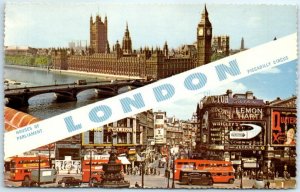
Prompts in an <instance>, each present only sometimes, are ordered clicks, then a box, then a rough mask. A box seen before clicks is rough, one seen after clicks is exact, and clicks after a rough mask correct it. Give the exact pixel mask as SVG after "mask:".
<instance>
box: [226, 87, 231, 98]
mask: <svg viewBox="0 0 300 192" xmlns="http://www.w3.org/2000/svg"><path fill="white" fill-rule="evenodd" d="M226 94H227V96H228V97H229V98H232V90H231V89H228V90H227V91H226Z"/></svg>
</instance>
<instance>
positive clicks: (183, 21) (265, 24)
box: [4, 1, 297, 49]
mask: <svg viewBox="0 0 300 192" xmlns="http://www.w3.org/2000/svg"><path fill="white" fill-rule="evenodd" d="M203 8H204V4H201V3H193V4H174V3H173V4H167V3H165V4H163V3H160V5H159V6H158V4H157V3H152V4H151V3H150V2H148V3H131V4H124V3H123V4H122V3H120V2H119V3H108V2H107V1H100V3H95V2H93V1H88V2H87V3H78V1H75V3H71V2H68V3H66V2H64V3H59V2H57V1H54V3H53V2H52V3H49V2H48V3H20V2H18V3H14V2H10V1H8V2H7V4H6V6H5V39H4V45H19V46H32V47H66V46H68V42H70V41H76V40H87V41H88V42H89V20H90V16H91V15H93V16H94V17H95V15H96V14H99V15H100V16H101V17H102V18H104V16H105V15H106V16H107V17H108V39H109V43H110V45H112V44H115V42H116V41H117V40H119V41H120V40H122V38H123V36H124V32H125V26H126V22H128V25H129V31H130V35H131V39H132V43H133V48H134V49H139V48H140V47H141V46H142V47H144V46H149V47H151V46H154V47H156V46H160V47H162V46H163V44H164V42H165V41H167V42H168V44H169V47H170V48H177V47H179V46H181V45H184V44H192V43H194V42H195V41H196V28H197V24H198V23H199V22H200V18H201V13H202V10H203ZM207 10H208V12H209V19H210V21H211V23H212V26H213V35H229V36H230V47H231V48H232V49H237V48H239V47H240V42H241V38H242V37H243V38H244V40H245V46H246V47H248V48H251V47H254V46H257V45H260V44H262V43H266V42H268V41H270V40H272V39H273V38H274V37H275V36H276V37H278V38H279V37H283V36H286V35H289V34H291V33H293V32H295V31H296V15H297V12H296V6H291V5H290V6H278V5H274V6H270V5H228V4H227V5H220V4H209V3H207Z"/></svg>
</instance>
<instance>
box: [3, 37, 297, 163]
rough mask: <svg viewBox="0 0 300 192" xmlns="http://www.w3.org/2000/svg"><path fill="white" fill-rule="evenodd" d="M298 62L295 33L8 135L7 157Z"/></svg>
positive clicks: (5, 145) (6, 142) (6, 135)
mask: <svg viewBox="0 0 300 192" xmlns="http://www.w3.org/2000/svg"><path fill="white" fill-rule="evenodd" d="M296 60H297V34H296V33H294V34H292V35H289V36H287V37H284V38H280V39H277V40H276V41H271V42H269V43H266V44H263V45H261V46H258V47H255V48H253V49H249V50H246V51H243V52H240V53H237V54H235V55H231V56H229V57H226V58H223V59H220V60H218V61H215V62H212V63H210V64H207V65H203V66H201V67H197V68H194V69H192V70H189V71H186V72H183V73H180V74H177V75H174V76H172V77H169V78H166V79H161V80H159V81H157V82H155V83H152V84H149V85H146V86H144V87H141V88H138V89H135V90H132V91H130V92H126V93H123V94H120V95H117V96H115V97H112V98H109V99H105V100H102V101H98V102H95V103H93V104H90V105H87V106H84V107H81V108H78V109H75V110H72V111H69V112H66V113H63V114H60V115H57V116H55V117H51V118H49V119H46V120H43V121H40V122H37V123H34V124H32V125H28V126H25V127H23V128H20V129H18V130H17V131H16V130H14V131H10V132H7V133H5V136H4V137H5V138H4V153H5V158H8V157H11V156H14V155H18V154H22V153H24V152H26V151H29V150H32V149H35V148H37V147H40V146H43V145H47V144H49V143H54V142H56V141H59V140H62V139H64V138H68V137H71V136H73V135H77V134H80V133H82V132H85V131H88V130H90V129H93V128H95V127H101V126H103V125H105V124H109V123H111V122H114V121H117V120H119V119H123V118H125V117H129V116H132V115H135V114H137V113H140V112H142V111H146V110H149V109H152V108H154V107H157V106H161V105H163V104H167V103H170V102H174V101H176V100H178V99H182V98H186V97H187V96H188V95H197V94H200V93H202V92H205V91H207V90H210V89H213V88H216V87H218V86H221V85H225V84H227V83H229V82H232V81H235V80H238V79H241V78H244V77H247V76H249V75H252V74H255V73H257V72H261V71H262V70H266V69H269V68H272V67H276V66H279V65H282V64H285V63H288V62H295V61H296ZM265 63H270V64H269V65H265ZM183 108H184V106H183Z"/></svg>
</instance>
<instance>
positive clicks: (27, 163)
mask: <svg viewBox="0 0 300 192" xmlns="http://www.w3.org/2000/svg"><path fill="white" fill-rule="evenodd" d="M39 164H40V168H41V169H42V168H49V166H50V165H49V159H48V157H45V156H40V157H13V158H12V159H11V161H10V180H12V181H23V180H25V181H28V180H30V179H31V171H32V170H34V169H38V168H39Z"/></svg>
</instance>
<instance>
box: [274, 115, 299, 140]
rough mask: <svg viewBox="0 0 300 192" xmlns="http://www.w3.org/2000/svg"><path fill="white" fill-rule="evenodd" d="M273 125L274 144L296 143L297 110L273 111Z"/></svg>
mask: <svg viewBox="0 0 300 192" xmlns="http://www.w3.org/2000/svg"><path fill="white" fill-rule="evenodd" d="M271 125H272V137H271V138H272V144H273V145H296V140H295V136H296V127H297V116H296V112H291V111H279V110H278V111H277V110H274V111H272V119H271Z"/></svg>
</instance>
